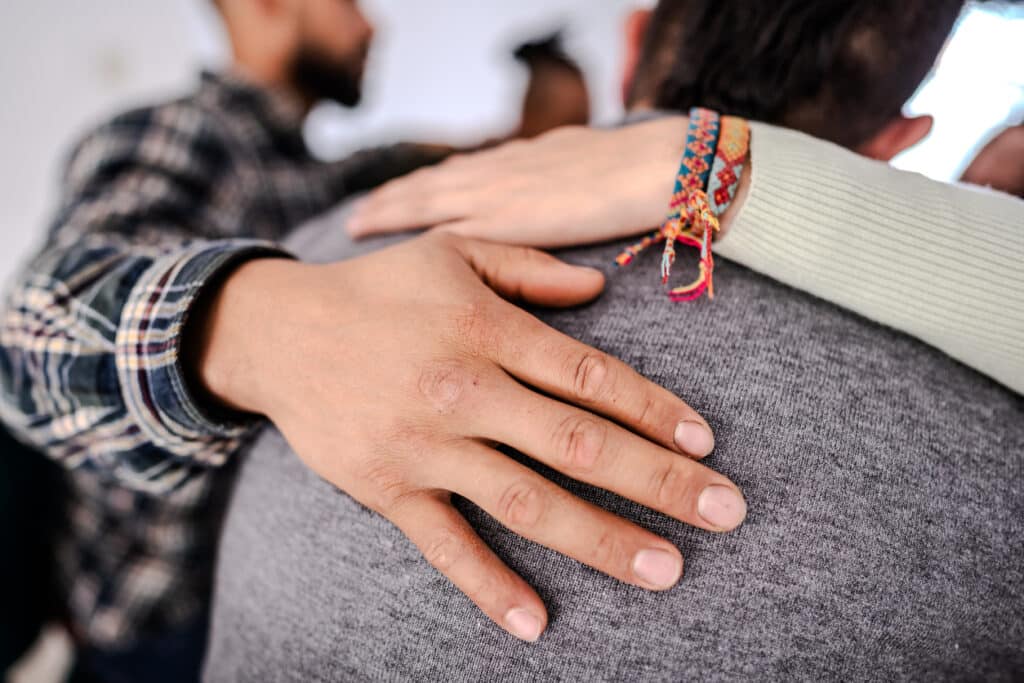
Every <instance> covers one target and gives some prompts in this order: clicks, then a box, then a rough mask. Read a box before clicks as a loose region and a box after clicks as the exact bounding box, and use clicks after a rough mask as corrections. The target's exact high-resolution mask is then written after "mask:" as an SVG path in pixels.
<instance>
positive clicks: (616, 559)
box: [590, 529, 628, 568]
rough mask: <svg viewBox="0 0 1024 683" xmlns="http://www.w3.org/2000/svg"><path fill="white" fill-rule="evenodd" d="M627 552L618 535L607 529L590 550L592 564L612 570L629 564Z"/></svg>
mask: <svg viewBox="0 0 1024 683" xmlns="http://www.w3.org/2000/svg"><path fill="white" fill-rule="evenodd" d="M626 556H627V552H626V549H625V545H624V544H623V543H622V539H621V538H620V537H619V535H618V534H617V533H615V532H614V531H612V530H610V529H605V530H604V531H602V532H601V535H600V536H598V537H597V540H596V541H595V542H594V545H593V546H592V547H591V549H590V564H591V565H593V566H595V567H604V568H612V567H618V566H620V565H623V564H628V561H627V560H625V558H626Z"/></svg>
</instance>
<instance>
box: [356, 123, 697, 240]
mask: <svg viewBox="0 0 1024 683" xmlns="http://www.w3.org/2000/svg"><path fill="white" fill-rule="evenodd" d="M686 126H687V119H686V117H683V116H672V117H666V118H661V119H657V120H654V121H649V122H646V123H641V124H637V125H632V126H626V127H623V128H618V129H615V130H599V129H593V128H576V127H572V128H560V129H558V130H555V131H552V132H551V133H547V134H545V135H542V136H540V137H538V138H535V139H534V140H529V141H515V142H510V143H508V144H505V145H502V146H501V147H497V148H495V149H490V150H486V151H483V152H478V153H475V154H470V155H458V156H454V157H451V158H449V159H448V160H447V161H444V162H442V163H441V164H439V165H437V166H434V167H431V168H425V169H422V170H419V171H416V172H414V173H412V174H410V175H408V176H405V177H403V178H399V179H397V180H394V181H391V182H389V183H387V184H385V185H383V186H382V187H380V188H379V189H377V190H376V191H374V192H372V193H371V194H370V195H369V196H368V197H367V198H366V199H365V200H363V202H362V203H361V204H360V206H359V208H357V209H356V211H355V212H354V213H353V215H352V217H351V218H350V220H349V222H348V225H347V230H348V231H349V232H350V233H351V234H352V235H353V236H357V237H362V236H365V235H371V234H377V233H387V232H399V231H403V230H410V229H413V228H420V227H431V226H435V225H439V226H440V229H441V230H445V231H449V232H453V233H456V234H460V235H464V236H470V237H479V238H484V239H488V240H492V241H496V242H504V243H507V244H525V245H531V246H537V247H561V246H568V245H575V244H583V243H591V242H601V241H604V240H609V239H613V238H616V237H624V236H627V235H632V234H635V233H637V232H642V231H644V230H647V229H650V228H653V227H656V226H658V225H660V224H661V223H662V221H663V220H664V218H665V213H666V211H667V209H668V201H669V197H670V196H671V194H672V185H673V182H674V181H675V174H676V171H677V170H678V168H679V159H680V157H681V156H682V150H683V145H684V143H685V138H686Z"/></svg>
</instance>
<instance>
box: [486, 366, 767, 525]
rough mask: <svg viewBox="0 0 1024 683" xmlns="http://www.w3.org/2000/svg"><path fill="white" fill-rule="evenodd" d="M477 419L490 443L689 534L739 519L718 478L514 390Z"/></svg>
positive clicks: (731, 495)
mask: <svg viewBox="0 0 1024 683" xmlns="http://www.w3.org/2000/svg"><path fill="white" fill-rule="evenodd" d="M494 416H500V418H499V419H495V417H494ZM480 417H481V419H483V420H486V421H487V422H488V423H489V424H488V425H487V426H486V427H484V430H485V431H486V433H487V434H488V436H489V437H490V438H493V439H495V440H496V441H499V442H501V443H504V444H507V445H509V446H512V447H513V448H516V449H517V450H520V451H522V452H523V453H527V454H529V455H530V456H531V457H533V458H534V459H536V460H539V461H540V462H543V463H544V464H546V465H548V466H550V467H552V468H554V469H556V470H558V471H560V472H562V473H564V474H567V475H569V476H570V477H573V478H574V479H577V480H579V481H585V482H587V483H590V484H593V485H595V486H598V487H600V488H603V489H606V490H608V491H613V492H615V493H618V494H619V495H621V496H624V497H626V498H629V499H630V500H634V501H636V502H638V503H640V504H641V505H646V506H647V507H649V508H652V509H654V510H658V511H659V512H663V513H665V514H667V515H670V516H672V517H675V518H676V519H678V520H680V521H682V522H685V523H687V524H690V525H692V526H696V527H700V528H702V529H707V530H709V531H730V530H732V529H734V528H736V527H737V526H739V525H740V524H741V523H742V522H743V519H744V518H745V517H746V510H747V506H746V502H745V501H744V499H743V495H742V494H741V493H740V491H739V489H738V488H737V487H736V486H735V485H734V484H733V483H732V482H731V481H729V479H727V478H726V477H724V476H723V475H721V474H719V473H717V472H715V471H713V470H711V469H710V468H708V467H705V466H704V465H702V464H700V463H698V462H695V461H693V460H691V459H689V458H683V457H680V456H679V455H678V454H677V453H675V452H674V451H669V450H666V449H664V448H662V447H660V446H657V445H655V444H653V443H651V442H650V441H648V440H647V439H644V438H642V437H639V436H637V435H636V434H633V433H632V432H629V431H626V430H625V429H622V428H621V427H619V426H618V425H615V424H613V423H611V422H608V421H607V420H604V419H602V418H600V417H597V416H595V415H593V414H591V413H588V412H586V411H583V410H580V409H578V408H575V407H573V406H569V405H566V404H564V403H560V402H559V401H555V400H552V399H550V398H547V397H544V396H540V395H539V394H536V393H534V392H532V391H530V390H529V389H527V388H525V387H522V386H520V385H516V388H515V389H514V390H512V391H510V392H506V393H504V394H503V397H502V399H499V402H498V404H497V405H492V406H490V410H489V411H488V412H487V413H483V414H481V416H480Z"/></svg>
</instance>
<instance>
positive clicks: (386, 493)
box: [360, 459, 412, 514]
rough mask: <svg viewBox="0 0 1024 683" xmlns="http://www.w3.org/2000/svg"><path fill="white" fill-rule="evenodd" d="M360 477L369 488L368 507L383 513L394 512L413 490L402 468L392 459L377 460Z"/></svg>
mask: <svg viewBox="0 0 1024 683" xmlns="http://www.w3.org/2000/svg"><path fill="white" fill-rule="evenodd" d="M360 478H361V479H362V481H363V483H364V485H365V487H366V489H368V496H367V501H366V503H367V507H369V508H370V509H372V510H374V511H375V512H379V513H382V514H384V513H393V512H394V511H395V510H397V509H398V508H399V507H400V506H401V504H402V501H403V500H404V499H406V498H407V497H408V496H409V494H410V493H411V492H412V487H411V486H410V485H409V483H408V481H407V480H406V477H405V474H404V472H403V471H402V468H401V467H400V466H399V465H398V463H396V462H394V461H392V460H387V459H378V460H375V461H374V462H372V463H370V464H369V465H367V466H366V467H365V468H364V469H363V471H362V473H361V477H360Z"/></svg>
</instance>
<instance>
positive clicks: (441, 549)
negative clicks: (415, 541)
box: [423, 528, 465, 572]
mask: <svg viewBox="0 0 1024 683" xmlns="http://www.w3.org/2000/svg"><path fill="white" fill-rule="evenodd" d="M464 550H465V548H464V546H463V543H462V542H461V541H460V540H459V536H458V534H456V533H455V532H454V531H453V530H452V529H449V528H441V529H438V530H437V531H435V532H434V536H433V537H432V538H431V539H430V540H429V541H428V542H427V543H426V545H424V547H423V557H424V558H426V560H427V562H429V563H430V564H431V565H433V566H434V567H436V568H437V569H438V571H441V572H446V571H448V570H449V569H451V568H452V567H454V566H455V563H456V562H458V561H459V558H461V557H462V555H463V553H464Z"/></svg>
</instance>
